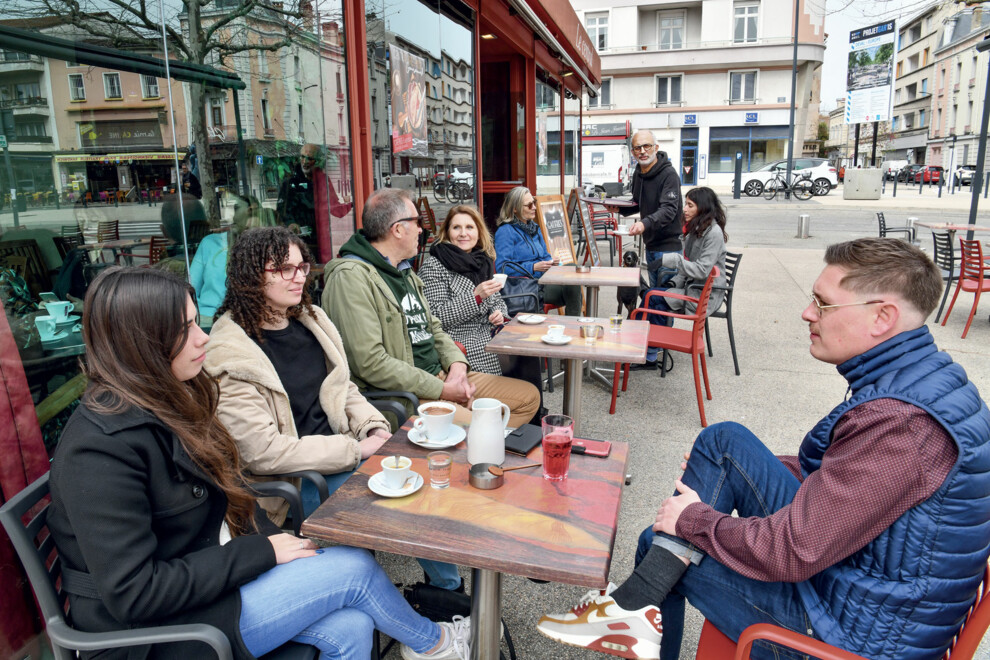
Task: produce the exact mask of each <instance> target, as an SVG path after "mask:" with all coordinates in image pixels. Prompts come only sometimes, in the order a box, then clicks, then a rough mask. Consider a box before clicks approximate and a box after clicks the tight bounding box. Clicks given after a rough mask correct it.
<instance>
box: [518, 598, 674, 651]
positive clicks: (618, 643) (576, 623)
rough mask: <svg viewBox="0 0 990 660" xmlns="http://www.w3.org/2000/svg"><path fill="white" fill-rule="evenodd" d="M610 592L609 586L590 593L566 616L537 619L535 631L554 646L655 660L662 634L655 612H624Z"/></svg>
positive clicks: (555, 615)
mask: <svg viewBox="0 0 990 660" xmlns="http://www.w3.org/2000/svg"><path fill="white" fill-rule="evenodd" d="M614 589H615V585H614V584H611V583H610V584H609V585H608V587H607V588H606V589H605V590H604V592H602V591H598V590H597V589H592V590H591V591H589V592H588V593H587V594H585V595H584V597H583V598H582V599H581V602H579V603H578V604H577V605H576V606H574V607H573V608H571V609H570V610H569V611H568V612H565V613H563V614H547V615H544V616H543V617H541V618H540V620H539V622H538V623H537V625H536V627H537V629H538V630H539V631H540V632H541V633H543V634H544V635H546V636H547V637H549V638H550V639H554V640H557V641H558V642H563V643H564V644H570V645H571V646H579V647H582V648H587V649H593V650H595V651H600V652H602V653H607V654H610V655H616V656H619V657H620V658H628V659H629V660H651V659H654V658H659V657H660V638H661V636H662V633H663V627H662V626H661V623H660V610H659V608H657V607H655V606H653V605H648V606H646V607H644V608H642V609H639V610H636V611H629V610H625V609H623V608H621V607H619V605H618V603H616V602H615V601H614V600H613V599H612V597H611V595H609V594H611V593H612V591H613V590H614Z"/></svg>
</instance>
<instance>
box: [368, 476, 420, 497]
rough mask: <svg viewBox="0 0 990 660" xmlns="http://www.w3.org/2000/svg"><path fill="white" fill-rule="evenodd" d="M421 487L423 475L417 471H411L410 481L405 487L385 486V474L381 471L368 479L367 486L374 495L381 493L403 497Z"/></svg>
mask: <svg viewBox="0 0 990 660" xmlns="http://www.w3.org/2000/svg"><path fill="white" fill-rule="evenodd" d="M422 487H423V475H421V474H419V473H418V472H413V480H412V483H409V484H408V485H406V487H405V488H401V489H396V488H389V487H388V486H386V485H385V476H384V475H383V473H381V472H379V473H378V474H376V475H374V476H372V477H371V478H370V479H368V488H370V489H371V492H373V493H374V494H375V495H381V496H382V497H405V496H406V495H412V494H413V493H415V492H416V491H417V490H419V489H420V488H422Z"/></svg>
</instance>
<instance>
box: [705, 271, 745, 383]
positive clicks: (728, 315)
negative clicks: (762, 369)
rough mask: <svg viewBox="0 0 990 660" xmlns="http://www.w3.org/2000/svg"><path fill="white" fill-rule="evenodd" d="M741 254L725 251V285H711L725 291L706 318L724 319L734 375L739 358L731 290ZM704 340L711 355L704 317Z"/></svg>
mask: <svg viewBox="0 0 990 660" xmlns="http://www.w3.org/2000/svg"><path fill="white" fill-rule="evenodd" d="M740 261H742V255H741V254H736V253H734V252H726V253H725V286H724V287H721V286H712V290H715V289H722V290H724V291H725V299H724V301H723V303H722V306H721V307H720V308H719V309H717V310H715V311H714V312H712V313H711V314H709V315H708V318H716V319H725V321H726V324H727V325H728V327H729V348H730V349H732V364H733V366H735V368H736V375H737V376H738V375H739V359H738V358H737V357H736V336H735V334H733V332H732V292H733V290H734V288H735V283H736V273H737V272H738V268H739V262H740ZM705 342H706V343H707V344H708V357H714V356H713V355H712V338H711V336H710V335H709V334H708V319H705Z"/></svg>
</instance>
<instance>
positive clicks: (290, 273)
mask: <svg viewBox="0 0 990 660" xmlns="http://www.w3.org/2000/svg"><path fill="white" fill-rule="evenodd" d="M310 267H311V266H310V263H309V262H308V261H304V262H302V263H301V264H299V265H298V266H293V265H292V264H285V265H284V266H282V267H281V268H266V269H265V272H266V273H280V274H281V275H282V279H283V280H286V281H290V280H294V279H296V273H302V274H303V277H306V276H307V275H309V269H310Z"/></svg>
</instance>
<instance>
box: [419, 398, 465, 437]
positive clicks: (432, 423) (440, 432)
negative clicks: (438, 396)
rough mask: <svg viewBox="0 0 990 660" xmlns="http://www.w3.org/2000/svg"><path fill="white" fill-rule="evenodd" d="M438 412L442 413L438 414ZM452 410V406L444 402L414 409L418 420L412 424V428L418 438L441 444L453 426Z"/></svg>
mask: <svg viewBox="0 0 990 660" xmlns="http://www.w3.org/2000/svg"><path fill="white" fill-rule="evenodd" d="M440 410H442V411H443V412H442V413H441V412H438V411H440ZM454 410H455V408H454V405H453V404H451V403H447V402H446V401H430V402H429V403H424V404H423V405H421V406H420V407H419V408H417V409H416V412H418V413H419V419H417V420H416V421H415V422H413V428H414V429H416V431H417V432H418V433H419V437H420V438H423V439H426V440H429V441H430V442H443V441H444V440H446V439H447V436H448V435H450V429H451V428H452V427H453V425H454Z"/></svg>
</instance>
